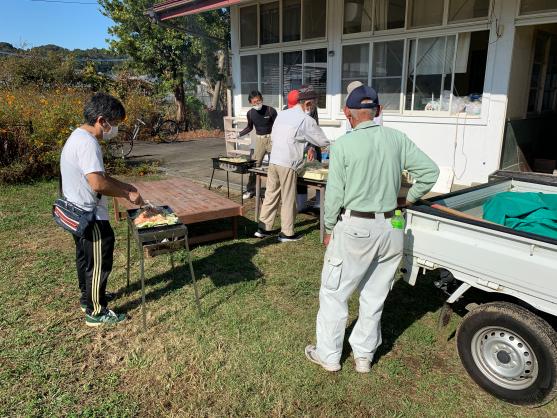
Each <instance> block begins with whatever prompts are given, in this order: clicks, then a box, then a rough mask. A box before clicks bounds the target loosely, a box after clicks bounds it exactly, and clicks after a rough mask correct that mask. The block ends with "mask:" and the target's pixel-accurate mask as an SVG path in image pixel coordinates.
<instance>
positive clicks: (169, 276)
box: [118, 218, 319, 314]
mask: <svg viewBox="0 0 557 418" xmlns="http://www.w3.org/2000/svg"><path fill="white" fill-rule="evenodd" d="M296 226H297V229H298V231H299V232H300V233H302V235H308V234H309V233H310V232H312V231H313V230H316V229H318V228H319V224H318V222H316V221H315V220H314V219H307V220H302V221H301V222H299V223H297V225H296ZM300 227H305V228H302V229H301V230H300ZM218 228H219V225H218V223H215V224H213V225H211V228H210V229H207V230H205V233H207V231H210V230H212V229H215V230H218ZM238 229H239V230H244V231H246V235H248V234H249V235H248V236H253V235H252V234H253V232H255V231H256V230H257V224H256V223H255V222H253V221H250V220H248V219H246V218H241V219H240V221H239V225H238ZM269 245H289V244H280V243H278V242H277V238H276V236H272V237H269V238H265V239H261V240H258V241H257V242H255V243H252V242H245V241H235V242H232V243H229V244H223V245H221V246H219V247H217V248H215V250H214V252H213V253H212V254H210V255H208V256H206V257H204V258H202V259H197V260H193V269H194V273H195V277H196V279H197V280H198V281H199V280H200V279H201V278H205V277H207V278H209V279H210V280H211V282H212V283H213V285H214V287H213V288H212V289H210V290H208V291H207V292H205V293H203V294H201V295H200V299H201V300H202V302H203V299H204V298H205V297H206V296H208V295H209V294H211V293H213V292H215V291H216V290H217V289H219V288H222V287H226V286H230V285H234V284H237V283H241V282H251V281H256V280H259V281H260V282H261V283H262V284H264V283H265V277H264V275H263V273H262V272H261V271H260V270H259V269H258V268H257V266H256V265H255V264H254V263H253V258H254V257H255V256H256V254H257V253H258V251H259V250H260V249H261V248H264V247H266V246H269ZM178 254H180V256H178ZM163 257H169V256H163ZM175 259H177V261H178V265H177V266H175V268H174V269H172V268H171V265H170V263H169V270H168V271H166V272H164V273H162V274H158V275H156V276H153V277H149V270H148V269H146V277H145V286H146V288H147V293H146V295H145V301H146V303H149V302H152V301H155V300H158V299H160V298H161V297H163V296H164V295H166V294H169V293H172V292H174V291H176V290H178V289H181V288H182V287H184V286H186V285H190V284H192V283H193V282H192V278H191V274H190V271H189V265H188V264H187V258H186V255H185V253H177V254H175ZM135 269H137V267H135V268H134V272H133V273H132V275H136V274H137V272H136V270H135ZM161 283H164V284H165V285H164V286H163V287H159V288H157V289H155V290H152V291H149V290H148V288H150V287H153V286H157V285H160V284H161ZM139 290H141V282H140V281H139V280H136V281H134V282H132V283H131V284H130V286H129V287H127V288H123V289H120V290H119V291H118V294H119V295H122V294H131V293H134V292H138V291H139ZM239 290H240V287H236V288H234V289H233V290H232V291H231V292H230V293H228V294H227V295H225V296H224V297H223V298H221V299H220V300H219V301H217V302H216V303H214V304H212V305H211V306H203V312H204V313H205V314H207V313H209V312H211V311H213V310H215V309H216V308H217V307H218V306H220V305H222V304H223V303H225V302H226V301H227V300H229V299H230V298H231V297H232V296H234V295H235V294H236V293H237V292H238V291H239ZM140 304H141V298H140V297H139V293H138V298H137V299H135V300H133V301H130V302H128V303H126V304H124V305H122V306H120V307H119V310H121V311H123V312H127V311H129V310H132V309H134V308H136V307H138V306H139V305H140Z"/></svg>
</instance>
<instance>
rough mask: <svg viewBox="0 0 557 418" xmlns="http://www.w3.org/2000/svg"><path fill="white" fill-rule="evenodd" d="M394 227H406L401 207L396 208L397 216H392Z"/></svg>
mask: <svg viewBox="0 0 557 418" xmlns="http://www.w3.org/2000/svg"><path fill="white" fill-rule="evenodd" d="M391 225H392V226H393V229H404V217H403V216H402V211H401V210H400V209H397V210H395V216H393V217H392V218H391Z"/></svg>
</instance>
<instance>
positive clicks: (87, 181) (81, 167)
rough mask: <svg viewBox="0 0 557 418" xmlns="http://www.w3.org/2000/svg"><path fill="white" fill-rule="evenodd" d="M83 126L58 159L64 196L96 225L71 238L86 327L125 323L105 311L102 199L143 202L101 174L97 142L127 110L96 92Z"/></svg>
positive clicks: (106, 237) (108, 265)
mask: <svg viewBox="0 0 557 418" xmlns="http://www.w3.org/2000/svg"><path fill="white" fill-rule="evenodd" d="M83 116H84V117H85V124H83V125H81V126H80V127H79V128H77V129H75V130H74V131H73V132H72V134H71V135H70V137H69V138H68V139H67V141H66V144H65V145H64V148H63V149H62V155H61V156H60V174H61V178H62V194H63V196H64V197H65V198H66V199H67V200H68V201H70V202H71V203H73V204H74V205H76V206H79V207H80V208H82V209H85V210H87V211H95V216H96V221H95V222H94V223H93V225H91V227H90V228H89V229H88V230H87V231H86V233H85V236H84V237H81V238H80V237H77V236H75V235H74V236H73V237H74V241H75V248H76V267H77V276H78V280H79V289H80V290H81V298H80V306H81V310H82V311H83V312H85V324H86V325H88V326H93V327H96V326H99V325H103V324H116V323H119V322H121V321H123V320H125V318H126V316H125V315H124V314H116V313H114V312H113V311H111V310H110V309H108V308H107V300H106V283H107V280H108V276H109V275H110V272H111V271H112V259H113V251H114V231H113V230H112V227H111V226H110V223H109V221H108V209H107V201H106V196H115V197H124V198H126V199H128V200H129V201H130V202H132V203H134V204H137V205H141V204H142V203H143V199H142V198H141V195H140V194H139V193H138V191H137V189H136V188H135V187H134V186H132V185H131V184H127V183H123V182H121V181H118V180H116V179H115V178H112V177H110V176H109V175H107V174H106V173H105V170H104V163H103V155H102V150H101V147H100V144H99V142H98V141H99V140H102V139H103V138H104V139H105V140H107V139H110V138H113V137H115V136H116V135H117V134H118V124H119V123H120V122H121V121H122V120H124V118H125V116H126V111H125V110H124V106H123V105H122V103H120V101H119V100H118V99H116V98H114V97H112V96H110V95H108V94H104V93H97V94H95V95H94V96H93V97H91V99H90V100H89V102H88V103H87V104H86V105H85V108H84V110H83Z"/></svg>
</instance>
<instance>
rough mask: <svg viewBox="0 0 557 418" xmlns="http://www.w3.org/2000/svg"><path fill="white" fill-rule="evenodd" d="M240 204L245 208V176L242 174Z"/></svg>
mask: <svg viewBox="0 0 557 418" xmlns="http://www.w3.org/2000/svg"><path fill="white" fill-rule="evenodd" d="M240 202H241V205H242V206H244V175H243V174H240Z"/></svg>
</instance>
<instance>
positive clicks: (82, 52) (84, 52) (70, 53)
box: [0, 42, 126, 73]
mask: <svg viewBox="0 0 557 418" xmlns="http://www.w3.org/2000/svg"><path fill="white" fill-rule="evenodd" d="M52 53H54V54H59V55H61V56H66V57H72V58H74V59H75V60H77V61H83V62H86V61H94V62H95V63H96V64H95V66H96V68H97V71H100V72H103V73H108V72H110V71H111V70H112V68H113V67H114V65H116V64H118V63H119V62H121V61H125V60H126V57H121V56H118V55H115V54H114V53H113V52H111V51H110V50H108V49H104V48H90V49H73V50H70V49H66V48H63V47H61V46H58V45H52V44H49V45H41V46H36V47H33V48H29V49H23V48H16V47H14V46H13V45H12V44H10V43H8V42H0V57H2V56H6V55H20V56H25V55H34V56H37V55H38V56H47V55H48V54H52ZM105 60H106V61H105Z"/></svg>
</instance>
